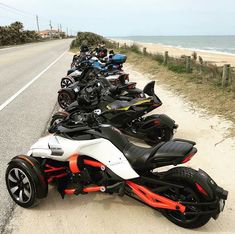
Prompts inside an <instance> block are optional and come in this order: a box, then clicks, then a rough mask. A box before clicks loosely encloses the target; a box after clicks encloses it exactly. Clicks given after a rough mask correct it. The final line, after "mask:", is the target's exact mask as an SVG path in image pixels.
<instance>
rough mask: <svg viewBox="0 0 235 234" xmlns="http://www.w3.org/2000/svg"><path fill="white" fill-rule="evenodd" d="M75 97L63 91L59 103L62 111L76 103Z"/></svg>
mask: <svg viewBox="0 0 235 234" xmlns="http://www.w3.org/2000/svg"><path fill="white" fill-rule="evenodd" d="M75 98H76V97H75V95H74V94H72V93H71V92H68V91H66V90H62V91H60V92H59V94H58V103H59V105H60V107H61V108H62V109H65V108H66V107H68V106H69V105H70V104H71V103H73V102H74V101H75Z"/></svg>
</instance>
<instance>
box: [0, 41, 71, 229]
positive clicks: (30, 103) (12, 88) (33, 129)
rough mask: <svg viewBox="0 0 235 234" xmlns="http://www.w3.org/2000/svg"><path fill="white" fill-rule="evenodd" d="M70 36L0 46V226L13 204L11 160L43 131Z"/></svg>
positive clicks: (65, 65)
mask: <svg viewBox="0 0 235 234" xmlns="http://www.w3.org/2000/svg"><path fill="white" fill-rule="evenodd" d="M70 42H71V40H70V39H66V40H56V41H50V42H42V43H33V44H28V45H22V46H17V47H10V48H4V49H0V149H1V163H0V191H1V192H0V210H1V212H0V230H1V229H2V227H3V225H4V223H5V221H6V220H8V218H9V215H10V213H11V210H12V207H13V204H12V201H11V199H10V197H9V195H8V194H7V191H6V188H5V180H4V176H5V169H6V166H7V163H8V162H9V160H10V159H11V158H12V157H13V156H15V155H17V154H21V153H26V152H27V150H28V149H29V147H30V145H31V144H33V143H34V142H35V141H36V140H37V139H38V138H39V137H40V136H41V135H42V134H43V132H44V130H45V126H46V123H47V122H48V120H49V118H50V116H51V113H52V111H53V108H54V106H55V103H56V98H57V91H58V89H59V81H60V79H61V76H62V75H63V74H65V72H66V69H67V68H68V67H69V63H70V61H71V57H72V55H71V54H70V53H69V52H68V48H69V45H70Z"/></svg>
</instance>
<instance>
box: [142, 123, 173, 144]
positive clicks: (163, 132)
mask: <svg viewBox="0 0 235 234" xmlns="http://www.w3.org/2000/svg"><path fill="white" fill-rule="evenodd" d="M173 135H174V130H173V129H171V128H169V127H166V128H159V129H157V130H155V131H153V132H152V133H150V134H149V135H148V136H147V139H145V142H146V143H147V144H148V145H150V146H155V145H157V144H158V143H160V142H167V141H169V140H171V139H172V137H173Z"/></svg>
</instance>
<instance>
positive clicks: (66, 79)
mask: <svg viewBox="0 0 235 234" xmlns="http://www.w3.org/2000/svg"><path fill="white" fill-rule="evenodd" d="M74 82H75V80H74V79H73V78H72V77H64V78H62V79H61V82H60V86H61V88H67V87H69V86H70V85H71V84H73V83H74Z"/></svg>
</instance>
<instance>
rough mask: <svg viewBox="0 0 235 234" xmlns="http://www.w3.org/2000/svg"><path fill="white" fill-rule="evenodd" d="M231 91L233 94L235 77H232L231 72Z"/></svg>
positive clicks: (234, 91)
mask: <svg viewBox="0 0 235 234" xmlns="http://www.w3.org/2000/svg"><path fill="white" fill-rule="evenodd" d="M231 91H232V92H233V94H234V95H235V77H234V73H233V75H231Z"/></svg>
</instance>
